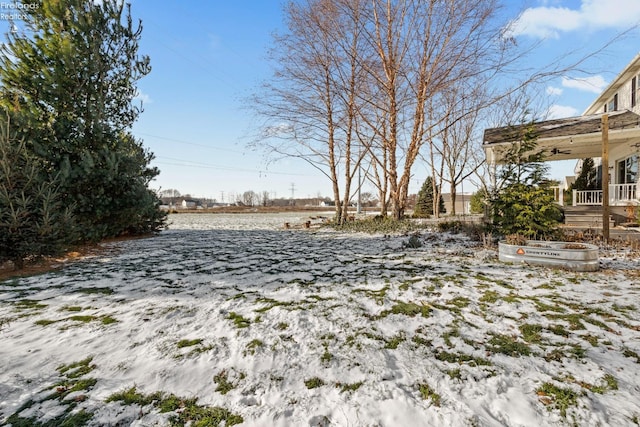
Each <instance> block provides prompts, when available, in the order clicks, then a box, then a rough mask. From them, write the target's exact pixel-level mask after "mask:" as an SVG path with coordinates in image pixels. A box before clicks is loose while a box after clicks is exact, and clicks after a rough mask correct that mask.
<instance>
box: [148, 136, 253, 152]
mask: <svg viewBox="0 0 640 427" xmlns="http://www.w3.org/2000/svg"><path fill="white" fill-rule="evenodd" d="M135 133H136V134H137V135H145V136H148V137H151V138H156V139H163V140H165V141H171V142H177V143H178V144H185V145H193V146H194V147H203V148H210V149H212V150H220V151H228V152H229V153H238V154H245V152H244V151H240V150H233V149H231V148H222V147H214V146H211V145H206V144H199V143H197V142H190V141H185V140H181V139H175V138H168V137H166V136H158V135H152V134H150V133H145V132H135Z"/></svg>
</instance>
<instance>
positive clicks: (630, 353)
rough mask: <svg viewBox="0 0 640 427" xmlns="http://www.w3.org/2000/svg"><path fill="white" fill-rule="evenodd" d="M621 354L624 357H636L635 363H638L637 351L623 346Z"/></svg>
mask: <svg viewBox="0 0 640 427" xmlns="http://www.w3.org/2000/svg"><path fill="white" fill-rule="evenodd" d="M622 355H623V356H624V357H631V358H634V359H636V363H640V355H638V353H636V352H635V351H633V350H631V349H628V348H625V349H624V351H623V352H622Z"/></svg>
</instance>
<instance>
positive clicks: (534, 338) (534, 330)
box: [519, 323, 543, 344]
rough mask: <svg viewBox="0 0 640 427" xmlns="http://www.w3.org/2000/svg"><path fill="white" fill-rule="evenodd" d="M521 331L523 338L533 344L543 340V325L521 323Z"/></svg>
mask: <svg viewBox="0 0 640 427" xmlns="http://www.w3.org/2000/svg"><path fill="white" fill-rule="evenodd" d="M519 329H520V332H521V333H522V338H523V339H524V340H525V341H526V342H528V343H532V344H537V343H540V342H542V335H540V333H541V332H542V330H543V328H542V326H541V325H534V324H528V323H525V324H524V325H520V327H519Z"/></svg>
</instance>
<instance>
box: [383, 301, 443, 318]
mask: <svg viewBox="0 0 640 427" xmlns="http://www.w3.org/2000/svg"><path fill="white" fill-rule="evenodd" d="M430 313H431V307H429V306H428V305H425V304H420V305H418V304H416V303H413V302H403V301H398V302H396V303H395V304H394V305H393V306H392V307H391V310H384V311H383V312H382V313H380V314H379V315H378V316H377V318H378V319H381V318H383V317H387V316H388V315H390V314H404V315H405V316H409V317H415V316H417V315H418V314H419V315H421V316H422V317H425V318H426V317H429V314H430Z"/></svg>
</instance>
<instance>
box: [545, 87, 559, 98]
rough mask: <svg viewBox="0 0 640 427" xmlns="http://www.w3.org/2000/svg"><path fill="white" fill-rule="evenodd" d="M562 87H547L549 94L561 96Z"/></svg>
mask: <svg viewBox="0 0 640 427" xmlns="http://www.w3.org/2000/svg"><path fill="white" fill-rule="evenodd" d="M562 92H563V90H562V88H559V87H553V86H549V87H547V95H553V96H560V95H562Z"/></svg>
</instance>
